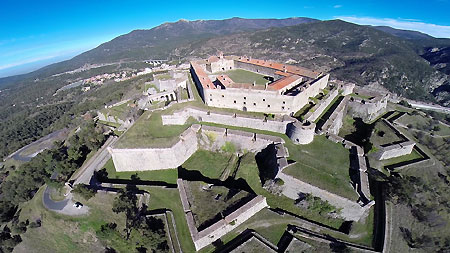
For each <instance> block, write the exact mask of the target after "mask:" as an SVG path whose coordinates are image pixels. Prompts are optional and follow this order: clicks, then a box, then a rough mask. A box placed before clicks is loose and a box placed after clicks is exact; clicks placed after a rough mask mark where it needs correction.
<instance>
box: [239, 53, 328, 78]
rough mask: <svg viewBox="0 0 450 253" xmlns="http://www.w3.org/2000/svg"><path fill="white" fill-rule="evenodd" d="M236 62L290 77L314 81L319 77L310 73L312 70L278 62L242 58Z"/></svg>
mask: <svg viewBox="0 0 450 253" xmlns="http://www.w3.org/2000/svg"><path fill="white" fill-rule="evenodd" d="M237 61H239V62H244V63H250V64H253V65H257V66H261V67H266V68H271V69H276V70H278V71H280V72H285V71H286V72H287V73H289V74H292V75H299V76H305V77H309V78H313V79H316V78H317V77H318V76H319V75H320V73H319V72H316V71H312V70H309V69H306V68H302V67H297V66H292V65H287V64H281V63H278V62H272V61H266V60H258V59H251V58H244V57H239V58H238V59H237Z"/></svg>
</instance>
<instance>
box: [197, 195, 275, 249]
mask: <svg viewBox="0 0 450 253" xmlns="http://www.w3.org/2000/svg"><path fill="white" fill-rule="evenodd" d="M267 206H268V205H267V202H266V198H265V197H263V196H257V197H255V198H254V199H252V200H250V201H249V202H247V203H246V204H245V205H243V206H242V207H240V208H239V209H237V210H236V211H234V212H233V213H231V214H230V215H228V216H226V217H225V218H224V219H222V220H220V221H218V222H217V223H215V224H213V225H211V226H210V227H208V228H206V229H205V230H202V231H200V232H199V233H198V235H197V237H196V238H197V239H196V240H194V245H195V249H196V250H200V249H201V248H204V247H205V246H208V245H209V244H211V243H213V242H214V241H216V240H217V239H219V238H221V237H222V236H224V235H225V234H227V233H229V232H230V231H232V230H233V229H235V228H236V227H238V226H239V225H240V224H242V223H244V222H245V221H247V220H248V219H250V218H251V217H252V216H253V215H255V214H256V213H258V212H259V211H261V210H262V209H264V208H265V207H267Z"/></svg>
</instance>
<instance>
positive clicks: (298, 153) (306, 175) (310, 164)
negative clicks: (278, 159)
mask: <svg viewBox="0 0 450 253" xmlns="http://www.w3.org/2000/svg"><path fill="white" fill-rule="evenodd" d="M287 146H288V149H289V154H290V157H289V159H292V160H295V161H296V163H295V164H293V165H291V166H289V167H287V168H286V169H285V170H284V172H285V173H286V174H289V175H291V176H293V177H296V178H298V179H300V180H302V181H305V182H307V183H310V184H312V185H315V186H317V187H319V188H321V189H324V190H328V191H330V192H333V193H335V194H338V195H340V196H342V197H345V198H348V199H351V200H357V199H358V195H357V194H356V192H355V190H353V187H352V186H351V185H350V177H349V167H350V158H349V151H348V149H346V148H344V147H343V146H342V145H341V144H337V143H334V142H332V141H329V140H327V139H326V137H325V136H323V135H319V136H315V137H314V141H313V142H312V143H310V144H307V145H289V144H288V145H287Z"/></svg>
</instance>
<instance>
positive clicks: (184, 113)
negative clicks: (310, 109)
mask: <svg viewBox="0 0 450 253" xmlns="http://www.w3.org/2000/svg"><path fill="white" fill-rule="evenodd" d="M189 117H194V118H195V119H197V120H198V121H203V122H210V123H216V124H223V125H230V126H237V127H246V128H254V129H260V130H266V131H271V132H277V133H283V134H284V133H285V132H286V126H287V124H289V123H290V122H293V121H294V120H286V121H278V120H264V118H262V117H261V118H257V117H246V116H243V115H235V114H232V113H223V112H220V113H219V112H209V113H208V111H205V110H200V109H196V108H185V109H183V110H181V111H177V112H174V114H172V115H162V116H161V118H162V123H163V125H182V124H184V123H185V122H186V120H187V119H188V118H189Z"/></svg>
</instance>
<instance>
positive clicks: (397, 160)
mask: <svg viewBox="0 0 450 253" xmlns="http://www.w3.org/2000/svg"><path fill="white" fill-rule="evenodd" d="M419 158H423V156H422V155H421V154H420V153H419V152H417V151H416V149H413V151H412V152H411V154H409V155H403V156H399V157H394V158H391V159H387V160H384V161H383V165H384V166H388V165H392V164H396V163H401V162H406V161H411V160H414V159H419Z"/></svg>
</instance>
